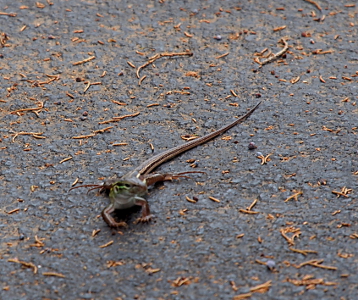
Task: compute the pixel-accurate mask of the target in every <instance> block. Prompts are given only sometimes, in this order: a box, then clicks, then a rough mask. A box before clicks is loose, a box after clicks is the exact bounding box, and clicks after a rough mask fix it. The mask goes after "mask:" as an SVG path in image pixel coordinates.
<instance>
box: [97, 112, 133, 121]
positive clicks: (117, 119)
mask: <svg viewBox="0 0 358 300" xmlns="http://www.w3.org/2000/svg"><path fill="white" fill-rule="evenodd" d="M138 115H139V112H136V113H134V114H131V115H124V116H121V117H113V118H112V119H111V120H107V121H102V122H98V124H108V123H113V122H118V121H119V120H122V119H124V118H129V117H136V116H138Z"/></svg>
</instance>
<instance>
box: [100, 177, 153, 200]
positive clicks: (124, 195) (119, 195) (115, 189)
mask: <svg viewBox="0 0 358 300" xmlns="http://www.w3.org/2000/svg"><path fill="white" fill-rule="evenodd" d="M102 192H106V193H108V195H109V198H110V199H116V200H120V199H123V200H124V199H128V198H131V197H134V196H138V197H143V196H145V195H146V194H147V193H148V189H147V185H146V184H145V183H144V182H143V181H142V180H140V179H139V178H137V177H131V178H125V177H122V178H121V179H119V180H118V179H117V180H110V181H107V182H104V183H103V185H102V187H101V189H100V193H102Z"/></svg>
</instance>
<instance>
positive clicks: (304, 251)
mask: <svg viewBox="0 0 358 300" xmlns="http://www.w3.org/2000/svg"><path fill="white" fill-rule="evenodd" d="M289 249H290V250H291V251H293V252H297V253H300V254H303V255H304V256H306V255H307V254H308V253H315V254H316V253H317V251H314V250H301V249H295V248H292V247H290V248H289Z"/></svg>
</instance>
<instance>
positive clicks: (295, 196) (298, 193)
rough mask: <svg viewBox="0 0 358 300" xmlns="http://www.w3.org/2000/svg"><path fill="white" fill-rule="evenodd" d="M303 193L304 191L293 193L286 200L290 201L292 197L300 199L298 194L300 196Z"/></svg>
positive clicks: (296, 199)
mask: <svg viewBox="0 0 358 300" xmlns="http://www.w3.org/2000/svg"><path fill="white" fill-rule="evenodd" d="M302 194H303V192H302V191H298V192H296V193H295V194H293V195H292V196H290V197H288V198H287V199H286V200H285V202H288V201H290V200H291V199H295V201H298V196H299V195H302Z"/></svg>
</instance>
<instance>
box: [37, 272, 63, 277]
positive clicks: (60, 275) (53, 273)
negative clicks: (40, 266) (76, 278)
mask: <svg viewBox="0 0 358 300" xmlns="http://www.w3.org/2000/svg"><path fill="white" fill-rule="evenodd" d="M42 275H44V276H56V277H61V278H66V276H65V275H63V274H61V273H56V272H43V273H42Z"/></svg>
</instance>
